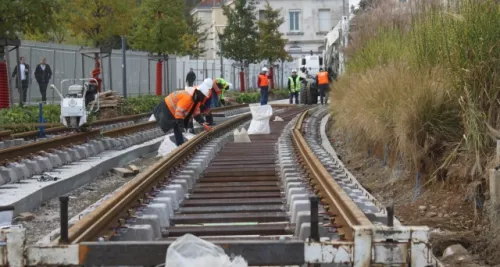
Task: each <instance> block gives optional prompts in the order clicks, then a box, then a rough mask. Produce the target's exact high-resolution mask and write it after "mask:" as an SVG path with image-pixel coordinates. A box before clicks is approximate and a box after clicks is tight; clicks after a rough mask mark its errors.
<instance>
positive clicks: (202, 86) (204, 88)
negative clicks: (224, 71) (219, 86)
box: [198, 78, 214, 97]
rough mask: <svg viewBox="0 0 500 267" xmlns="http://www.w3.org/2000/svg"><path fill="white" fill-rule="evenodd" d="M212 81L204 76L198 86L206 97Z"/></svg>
mask: <svg viewBox="0 0 500 267" xmlns="http://www.w3.org/2000/svg"><path fill="white" fill-rule="evenodd" d="M213 83H214V81H213V80H212V79H210V78H206V79H205V80H204V81H203V83H202V84H200V86H198V90H199V91H200V92H201V93H202V94H203V95H205V97H208V94H209V93H210V89H211V88H212V85H213Z"/></svg>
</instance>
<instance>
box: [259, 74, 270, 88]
mask: <svg viewBox="0 0 500 267" xmlns="http://www.w3.org/2000/svg"><path fill="white" fill-rule="evenodd" d="M259 78H260V79H259V87H266V86H269V79H268V78H267V75H264V74H259Z"/></svg>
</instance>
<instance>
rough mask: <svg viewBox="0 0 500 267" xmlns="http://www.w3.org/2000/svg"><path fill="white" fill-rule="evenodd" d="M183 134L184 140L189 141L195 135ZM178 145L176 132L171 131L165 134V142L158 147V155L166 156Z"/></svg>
mask: <svg viewBox="0 0 500 267" xmlns="http://www.w3.org/2000/svg"><path fill="white" fill-rule="evenodd" d="M182 135H183V136H184V141H187V140H189V139H191V138H193V137H194V136H195V135H194V134H191V133H183V134H182ZM176 147H177V145H176V144H175V136H174V133H169V134H167V135H165V139H163V142H162V143H161V145H160V147H159V148H158V157H165V156H166V155H168V154H169V153H170V152H172V150H174V149H175V148H176Z"/></svg>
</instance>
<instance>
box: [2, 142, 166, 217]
mask: <svg viewBox="0 0 500 267" xmlns="http://www.w3.org/2000/svg"><path fill="white" fill-rule="evenodd" d="M162 141H163V137H160V138H156V139H153V140H151V141H148V142H145V143H143V144H140V145H136V146H132V147H129V148H127V149H124V150H120V151H114V150H113V151H111V150H110V151H104V152H103V153H101V154H99V155H98V157H92V158H89V159H85V160H82V161H79V162H73V163H71V164H70V165H66V166H71V168H61V169H57V170H54V171H53V172H47V173H48V174H50V175H53V176H56V177H58V178H59V179H58V180H57V181H45V182H38V181H37V180H35V179H27V180H25V181H24V182H25V183H23V184H9V185H8V187H6V188H3V187H4V186H0V194H1V196H2V205H12V206H14V209H15V215H17V214H19V213H21V212H26V211H31V210H33V209H35V208H37V207H38V206H40V204H41V203H43V202H45V201H47V200H49V199H52V198H55V197H58V196H60V195H63V194H66V193H68V192H70V191H72V190H75V189H76V188H79V187H81V186H83V185H85V184H88V183H89V182H90V181H92V180H94V179H95V178H96V177H99V176H100V175H101V174H103V173H105V172H107V171H109V170H111V169H112V168H114V167H116V166H123V165H126V164H127V163H130V162H131V161H133V160H135V159H137V158H138V157H139V156H141V155H144V154H148V153H152V152H155V151H157V150H158V148H159V146H160V144H161V142H162ZM82 150H86V148H80V151H82ZM44 158H45V159H46V160H47V161H49V160H48V158H46V157H44ZM42 162H43V161H42ZM49 164H50V162H49ZM1 170H2V169H1V168H0V172H1ZM0 174H1V173H0Z"/></svg>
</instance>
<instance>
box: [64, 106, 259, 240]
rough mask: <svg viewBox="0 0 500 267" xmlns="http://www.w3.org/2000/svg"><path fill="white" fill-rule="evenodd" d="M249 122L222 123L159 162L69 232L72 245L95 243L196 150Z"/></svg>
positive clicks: (240, 118) (239, 119)
mask: <svg viewBox="0 0 500 267" xmlns="http://www.w3.org/2000/svg"><path fill="white" fill-rule="evenodd" d="M250 118H251V115H250V114H245V115H241V116H238V117H236V118H234V119H231V120H228V121H226V122H223V123H221V124H220V125H218V126H216V127H214V128H213V130H212V131H211V132H203V133H200V134H198V135H196V136H195V137H193V138H192V139H190V140H189V141H188V142H186V143H184V144H182V145H181V146H180V147H178V148H176V149H175V150H174V151H172V152H171V154H170V155H171V156H169V157H165V158H162V159H160V160H159V161H158V162H156V163H155V164H153V165H152V166H150V167H149V168H148V169H147V170H145V171H144V172H142V173H141V174H139V175H138V176H136V177H135V178H134V179H133V180H132V181H130V182H129V183H128V184H126V185H125V186H124V188H122V190H120V191H119V192H118V193H117V194H116V195H115V196H113V197H112V198H110V199H108V200H106V201H105V202H104V203H102V204H101V205H99V207H97V208H96V209H95V210H94V211H93V212H91V213H90V214H89V215H87V216H86V217H84V218H83V219H81V220H79V221H78V222H77V223H75V224H74V225H73V226H72V227H71V228H70V229H69V234H68V237H69V241H70V242H71V243H79V242H83V241H91V240H95V239H96V238H97V237H98V236H99V235H100V234H101V233H103V232H105V231H106V230H107V229H108V227H110V226H111V225H112V224H113V223H114V222H116V221H117V220H118V218H119V217H120V216H121V215H122V214H126V213H127V212H128V209H130V208H132V207H134V206H137V205H140V203H139V202H138V200H139V199H141V198H144V196H145V194H147V193H149V192H150V191H151V190H152V189H153V188H154V187H155V186H157V184H158V183H159V182H161V181H162V180H164V179H165V176H166V174H167V173H168V172H169V171H170V170H172V169H173V168H174V167H175V166H177V165H178V164H179V163H182V162H183V161H184V160H185V158H186V157H188V156H189V155H190V154H191V153H192V152H194V151H195V150H196V148H197V147H199V146H200V145H202V144H203V143H205V142H206V141H208V139H209V138H210V137H213V136H215V135H217V134H220V133H222V132H224V131H226V130H228V129H231V128H232V127H233V125H234V124H238V123H240V122H243V121H245V120H248V119H250ZM56 241H57V240H56Z"/></svg>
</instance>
